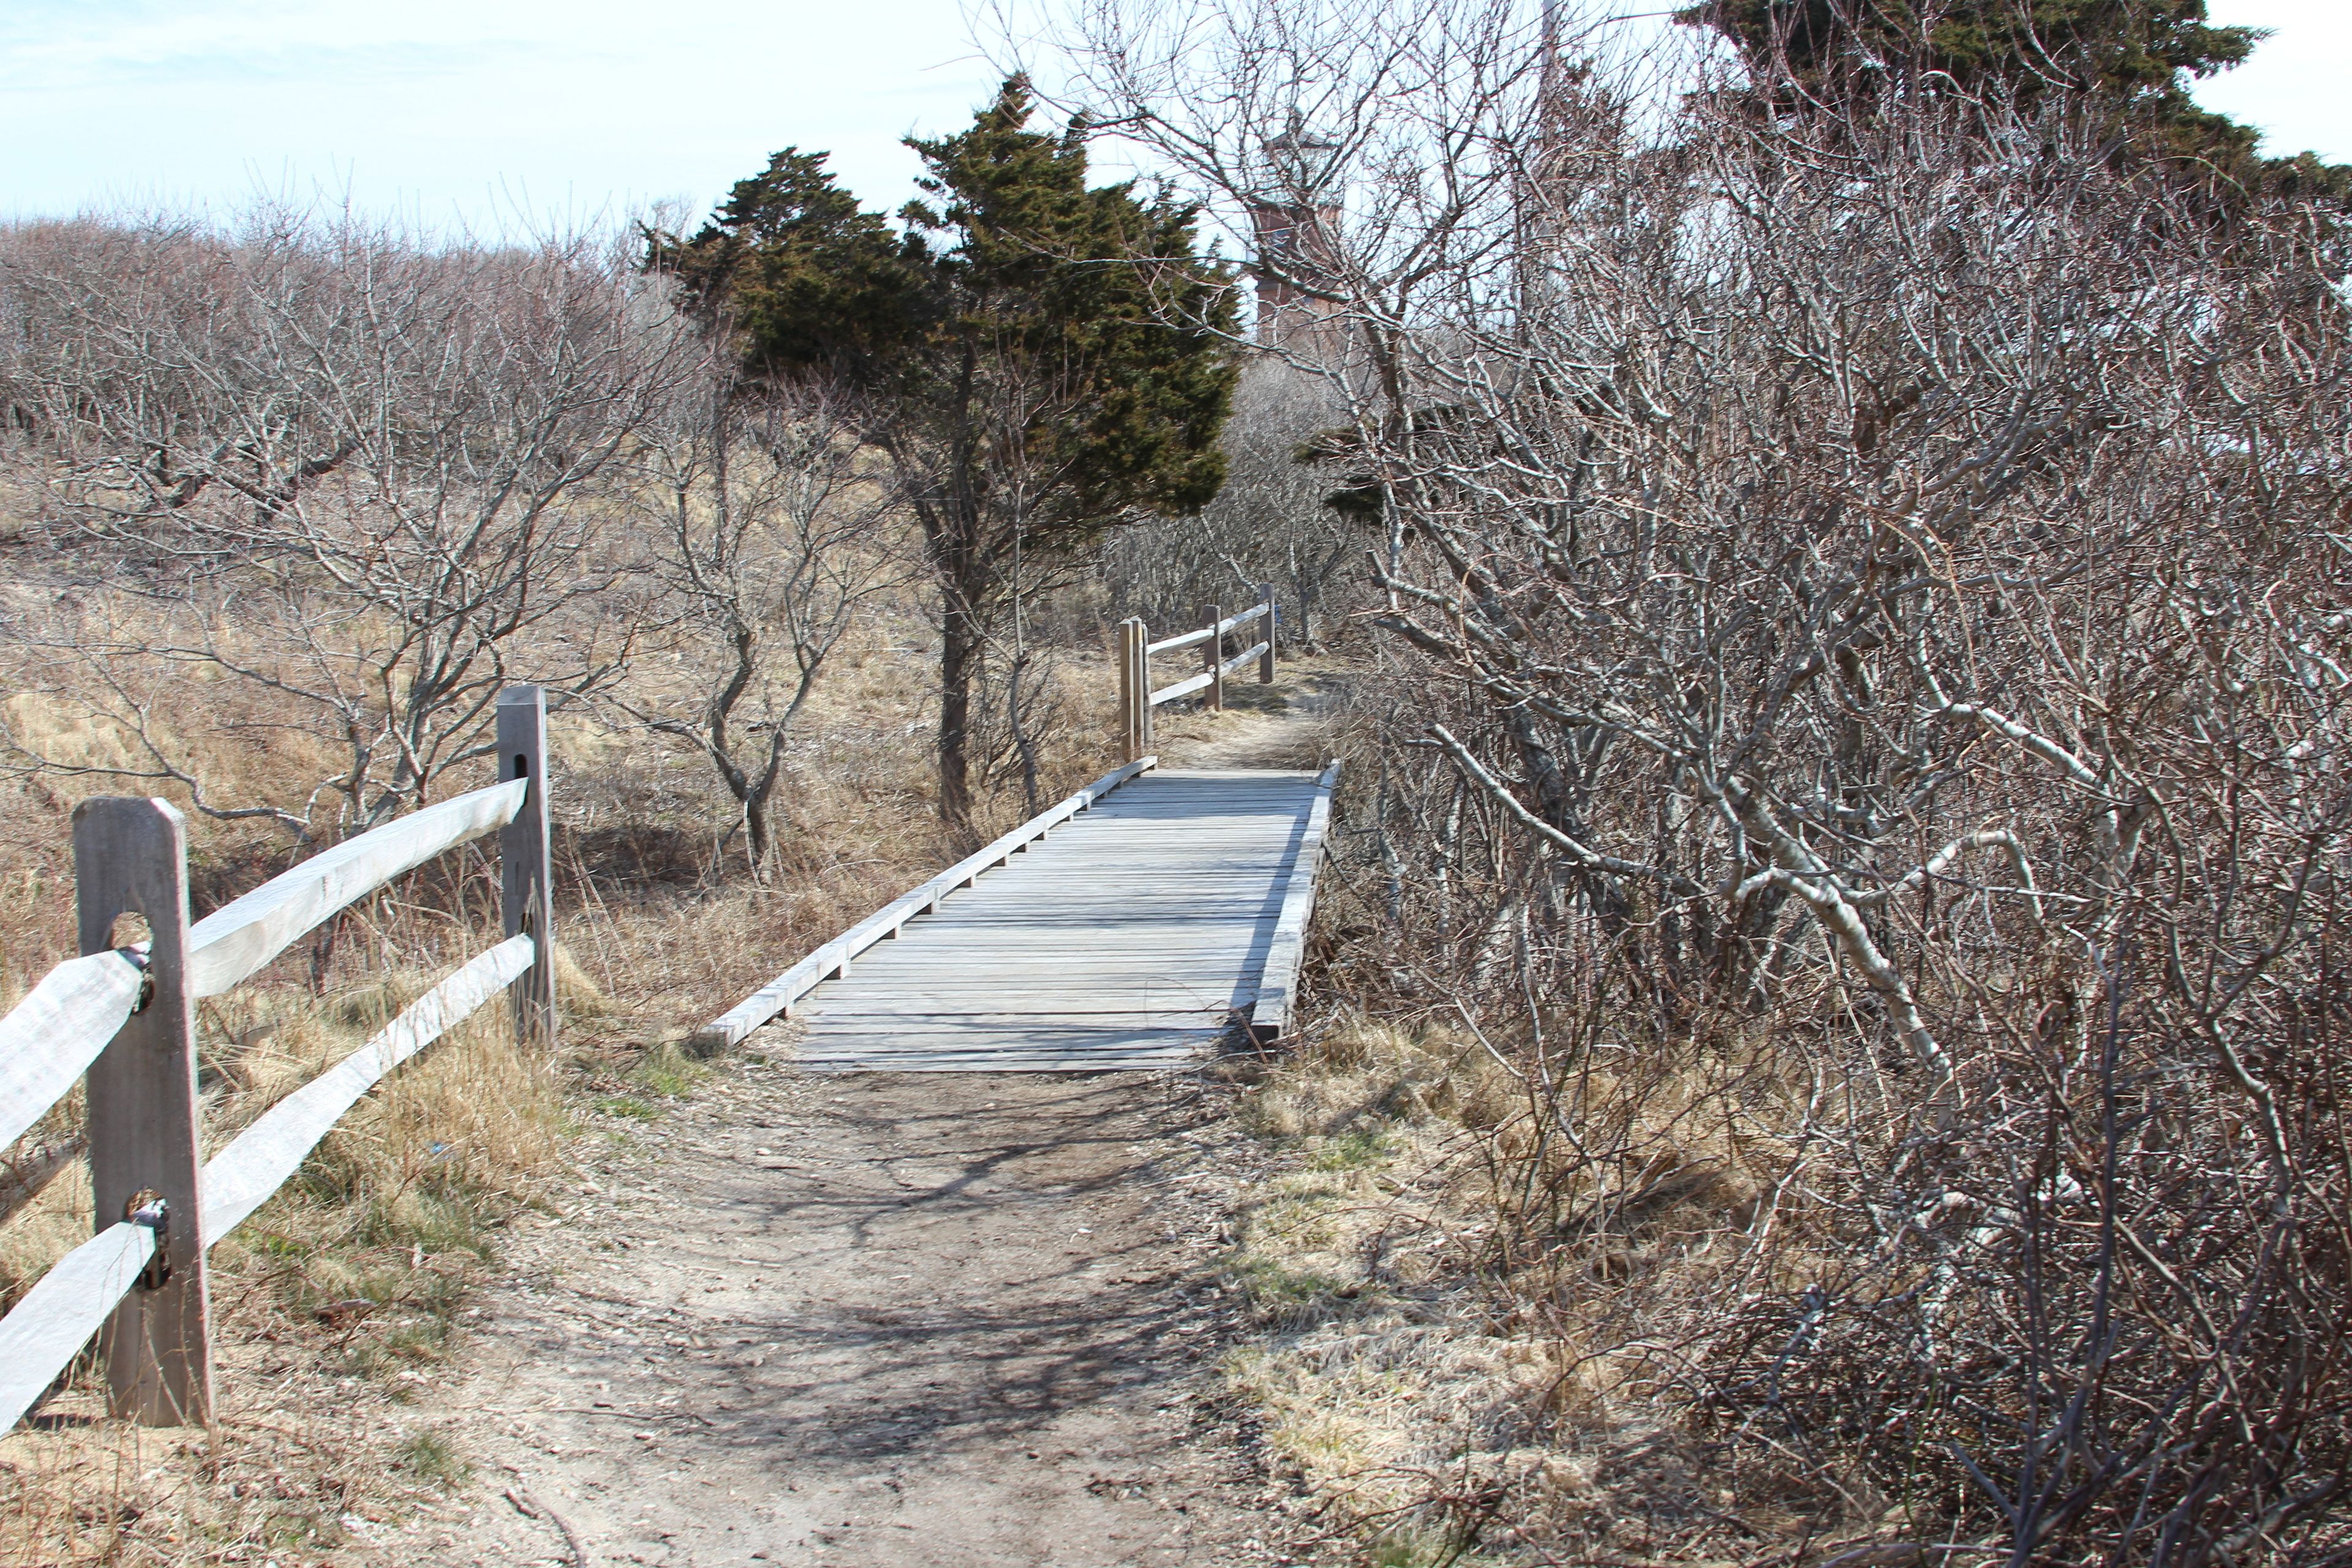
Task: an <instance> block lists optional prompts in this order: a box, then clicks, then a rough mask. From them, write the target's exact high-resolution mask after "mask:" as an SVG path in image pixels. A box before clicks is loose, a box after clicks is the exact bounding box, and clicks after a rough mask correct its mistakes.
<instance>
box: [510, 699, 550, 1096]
mask: <svg viewBox="0 0 2352 1568" xmlns="http://www.w3.org/2000/svg"><path fill="white" fill-rule="evenodd" d="M499 779H500V780H501V781H503V780H507V779H529V780H530V788H529V789H528V790H526V791H525V792H524V794H523V798H522V809H521V810H520V811H518V812H516V813H515V815H514V820H513V821H512V822H509V823H508V824H507V825H506V826H504V827H502V828H500V829H499V891H500V893H501V895H502V904H503V908H504V910H505V915H506V933H507V935H509V936H516V935H519V934H520V933H521V932H523V931H529V932H530V937H531V942H532V943H533V946H534V952H533V954H532V957H531V961H530V969H529V970H527V971H526V972H525V973H523V975H522V976H521V978H520V979H518V980H517V981H516V982H515V983H514V984H513V985H512V986H510V987H509V988H508V992H507V994H508V996H509V998H510V1000H511V1002H512V1005H513V1008H514V1017H515V1039H516V1041H517V1043H519V1044H521V1045H525V1046H531V1045H536V1046H538V1047H541V1048H542V1049H551V1048H552V1047H554V1045H555V909H554V899H553V896H554V887H555V880H554V878H553V877H552V876H551V874H550V873H551V867H552V865H553V857H552V855H551V853H550V849H549V845H548V826H547V694H546V693H545V692H544V691H542V690H541V689H539V688H538V687H536V686H509V687H508V688H507V689H505V690H504V691H501V692H499Z"/></svg>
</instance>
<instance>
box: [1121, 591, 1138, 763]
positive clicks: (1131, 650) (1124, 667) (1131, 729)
mask: <svg viewBox="0 0 2352 1568" xmlns="http://www.w3.org/2000/svg"><path fill="white" fill-rule="evenodd" d="M1118 760H1119V761H1120V762H1122V763H1131V762H1133V761H1135V617H1134V616H1129V617H1128V618H1127V619H1125V620H1123V621H1121V622H1119V623H1118Z"/></svg>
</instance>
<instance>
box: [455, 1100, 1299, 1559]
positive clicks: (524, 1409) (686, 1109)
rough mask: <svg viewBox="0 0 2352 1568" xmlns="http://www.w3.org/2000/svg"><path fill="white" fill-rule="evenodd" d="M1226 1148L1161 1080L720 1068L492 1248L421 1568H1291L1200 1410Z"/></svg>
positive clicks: (1220, 1325)
mask: <svg viewBox="0 0 2352 1568" xmlns="http://www.w3.org/2000/svg"><path fill="white" fill-rule="evenodd" d="M1234 1142H1235V1135H1234V1133H1233V1131H1231V1130H1230V1127H1229V1125H1228V1124H1227V1123H1226V1122H1225V1121H1224V1119H1223V1115H1222V1111H1221V1100H1220V1097H1219V1095H1218V1094H1217V1093H1216V1091H1214V1090H1213V1089H1204V1088H1202V1086H1200V1085H1199V1084H1196V1083H1195V1082H1193V1081H1192V1080H1191V1079H1186V1078H1182V1077H1178V1076H1172V1075H1159V1074H1151V1075H1146V1074H1119V1075H1102V1076H1083V1077H1049V1076H1044V1075H1020V1076H1006V1077H990V1078H982V1077H954V1078H945V1079H943V1078H939V1077H908V1076H895V1075H894V1076H887V1077H885V1076H879V1075H875V1076H864V1077H856V1078H845V1079H811V1078H803V1077H800V1076H798V1075H795V1074H793V1073H792V1072H791V1071H790V1070H789V1069H787V1068H784V1067H782V1065H778V1064H772V1063H768V1062H762V1061H757V1060H752V1059H749V1058H746V1059H742V1060H740V1061H737V1062H734V1063H730V1064H729V1065H727V1066H725V1067H722V1068H719V1070H718V1072H717V1073H716V1074H715V1075H714V1077H713V1078H712V1079H708V1080H706V1081H705V1082H704V1083H703V1084H702V1085H701V1086H699V1087H698V1091H697V1093H696V1094H695V1095H694V1096H693V1097H692V1099H691V1100H687V1101H685V1102H682V1104H681V1106H680V1108H679V1109H678V1110H675V1111H673V1112H672V1113H671V1114H670V1115H669V1116H668V1117H667V1118H666V1119H665V1120H664V1121H661V1122H659V1123H658V1124H656V1126H654V1127H653V1128H652V1129H650V1130H649V1131H647V1132H646V1133H645V1134H644V1135H642V1136H641V1137H639V1138H638V1139H636V1140H634V1141H633V1142H631V1143H630V1144H629V1145H627V1146H625V1147H617V1148H614V1149H612V1150H611V1152H608V1153H607V1155H606V1156H605V1157H604V1158H603V1159H601V1160H598V1161H596V1162H595V1163H593V1164H592V1165H591V1166H590V1167H589V1168H588V1171H587V1173H586V1182H585V1184H584V1186H583V1193H582V1202H581V1204H580V1205H579V1207H578V1208H576V1209H574V1210H573V1211H572V1212H571V1213H570V1214H568V1215H565V1216H564V1217H563V1218H562V1220H561V1221H559V1222H551V1223H549V1224H547V1225H545V1226H541V1228H539V1229H537V1230H536V1231H534V1232H533V1233H531V1234H530V1235H529V1236H528V1237H525V1238H522V1239H520V1241H519V1242H518V1243H517V1244H516V1245H515V1246H513V1247H511V1248H510V1249H509V1259H508V1261H509V1265H510V1272H509V1278H508V1279H506V1280H504V1281H502V1282H501V1286H500V1288H499V1289H498V1290H497V1291H496V1292H495V1295H494V1296H493V1297H492V1298H490V1299H494V1300H496V1301H497V1303H498V1307H497V1310H496V1312H495V1314H494V1315H492V1316H491V1317H489V1318H488V1321H486V1322H484V1323H483V1324H482V1326H481V1327H480V1328H479V1329H478V1331H477V1334H476V1336H475V1347H476V1353H475V1356H474V1358H473V1359H474V1363H475V1365H476V1370H475V1372H474V1373H473V1374H472V1375H471V1376H469V1377H468V1378H467V1379H466V1380H465V1381H464V1383H463V1384H461V1386H459V1387H458V1388H457V1390H456V1391H455V1393H454V1396H453V1397H452V1399H451V1400H450V1402H449V1404H448V1405H446V1407H445V1408H443V1409H441V1410H439V1411H436V1413H435V1415H436V1419H437V1420H439V1421H440V1422H441V1423H442V1424H443V1425H444V1426H446V1427H447V1428H449V1429H450V1430H451V1431H452V1432H453V1435H454V1436H455V1439H456V1441H457V1444H458V1445H459V1446H460V1447H461V1448H462V1449H463V1450H464V1451H465V1452H466V1454H467V1458H470V1459H471V1460H472V1461H473V1463H474V1464H475V1466H476V1467H477V1471H478V1476H479V1477H480V1478H481V1481H482V1483H483V1484H482V1486H481V1488H480V1489H479V1495H478V1497H477V1498H476V1499H475V1500H474V1503H475V1506H474V1507H473V1510H472V1512H471V1514H470V1516H469V1517H467V1518H465V1519H462V1520H449V1521H444V1522H442V1523H441V1524H439V1525H437V1526H436V1527H434V1528H433V1529H431V1530H430V1531H428V1532H427V1533H425V1534H423V1535H422V1536H421V1537H420V1538H419V1539H418V1540H417V1542H416V1545H417V1546H418V1548H419V1549H420V1551H419V1558H420V1560H422V1561H429V1562H461V1561H506V1562H515V1563H527V1562H534V1561H559V1562H561V1561H566V1560H569V1559H571V1558H572V1548H571V1546H570V1544H569V1543H568V1542H567V1541H566V1540H565V1537H564V1531H566V1530H567V1529H568V1530H569V1531H570V1532H571V1534H572V1536H573V1537H574V1538H576V1540H577V1542H578V1545H579V1556H580V1558H582V1559H584V1560H585V1561H587V1562H590V1563H666V1564H667V1563H681V1564H683V1563H695V1564H700V1563H751V1562H768V1563H790V1564H803V1563H810V1564H813V1563H843V1564H858V1565H862V1568H898V1565H900V1564H905V1565H907V1568H914V1565H917V1564H926V1565H936V1568H957V1565H961V1564H972V1565H975V1568H977V1565H980V1564H1027V1563H1036V1564H1047V1563H1051V1564H1070V1565H1073V1568H1077V1565H1093V1564H1111V1563H1120V1564H1125V1563H1136V1564H1147V1563H1148V1564H1162V1563H1168V1564H1175V1563H1184V1564H1192V1563H1203V1564H1206V1563H1275V1562H1285V1561H1288V1560H1289V1559H1288V1558H1287V1557H1286V1556H1285V1555H1284V1554H1283V1553H1282V1552H1280V1551H1279V1550H1274V1549H1269V1547H1268V1546H1266V1545H1265V1544H1264V1543H1265V1542H1267V1541H1269V1540H1270V1539H1274V1538H1276V1537H1278V1536H1279V1534H1280V1533H1281V1532H1282V1528H1283V1521H1281V1519H1280V1518H1279V1516H1278V1515H1276V1516H1272V1517H1269V1516H1267V1515H1266V1513H1265V1508H1266V1505H1267V1503H1268V1501H1269V1500H1270V1498H1271V1496H1272V1494H1271V1493H1270V1492H1269V1489H1268V1488H1267V1487H1266V1485H1265V1482H1264V1481H1263V1479H1261V1474H1260V1469H1259V1467H1258V1465H1257V1464H1256V1462H1255V1458H1253V1456H1252V1454H1251V1453H1250V1451H1249V1449H1248V1447H1247V1444H1246V1441H1245V1435H1244V1434H1243V1433H1242V1432H1240V1431H1239V1430H1237V1429H1236V1426H1235V1424H1234V1420H1233V1418H1232V1417H1231V1415H1230V1414H1229V1413H1227V1412H1224V1411H1223V1410H1222V1409H1221V1408H1220V1407H1219V1405H1218V1403H1217V1398H1216V1387H1215V1376H1214V1373H1213V1358H1214V1357H1215V1355H1216V1354H1217V1353H1218V1352H1219V1351H1220V1350H1221V1349H1222V1346H1223V1342H1224V1341H1225V1339H1226V1338H1227V1336H1228V1334H1229V1332H1230V1330H1231V1312H1230V1310H1229V1309H1228V1306H1227V1300H1226V1298H1225V1297H1224V1295H1223V1289H1222V1288H1221V1287H1220V1285H1219V1284H1218V1283H1217V1281H1216V1280H1215V1279H1214V1278H1213V1272H1212V1269H1211V1268H1210V1267H1209V1265H1210V1264H1211V1262H1212V1260H1213V1258H1214V1256H1215V1254H1216V1253H1217V1251H1218V1250H1219V1249H1220V1248H1221V1247H1222V1245H1223V1240H1222V1226H1223V1212H1224V1197H1225V1194H1226V1191H1227V1187H1228V1184H1229V1183H1230V1182H1231V1181H1232V1179H1233V1176H1234V1173H1235V1171H1236V1169H1237V1163H1236V1156H1237V1155H1238V1156H1240V1157H1241V1158H1243V1159H1245V1158H1246V1155H1245V1153H1244V1152H1242V1151H1240V1150H1238V1149H1236V1148H1234V1147H1233V1146H1232V1145H1234ZM509 1490H510V1491H511V1492H512V1493H513V1498H512V1499H509V1498H507V1497H506V1496H505V1495H504V1494H505V1493H507V1492H508V1491H509ZM534 1513H535V1514H536V1515H537V1516H538V1517H536V1518H534V1517H530V1515H531V1514H534ZM559 1521H561V1522H559Z"/></svg>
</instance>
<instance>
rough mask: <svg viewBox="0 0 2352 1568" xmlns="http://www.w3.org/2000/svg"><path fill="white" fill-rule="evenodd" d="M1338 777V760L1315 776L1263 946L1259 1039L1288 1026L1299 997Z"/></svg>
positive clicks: (1254, 1014)
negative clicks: (1295, 854) (1304, 823)
mask: <svg viewBox="0 0 2352 1568" xmlns="http://www.w3.org/2000/svg"><path fill="white" fill-rule="evenodd" d="M1338 785H1339V763H1332V764H1331V765H1330V766H1329V767H1328V768H1326V769H1324V770H1323V773H1322V776H1321V777H1319V778H1318V779H1317V780H1316V781H1315V803H1314V805H1310V806H1308V807H1307V830H1306V832H1305V833H1304V834H1303V835H1301V836H1300V838H1299V841H1298V858H1297V860H1296V861H1295V862H1294V863H1293V864H1292V866H1291V869H1290V885H1289V886H1288V887H1287V888H1286V889H1284V891H1283V895H1282V913H1281V914H1280V915H1279V916H1278V917H1276V921H1275V923H1274V942H1273V943H1272V945H1271V946H1270V947H1269V948H1268V949H1267V950H1266V955H1265V978H1264V979H1263V980H1261V981H1260V982H1259V984H1258V992H1257V1005H1256V1006H1255V1007H1254V1008H1253V1009H1252V1010H1251V1013H1250V1031H1251V1033H1253V1034H1254V1035H1255V1036H1256V1037H1257V1038H1258V1039H1259V1041H1260V1042H1265V1041H1267V1040H1277V1039H1280V1038H1281V1037H1283V1036H1284V1035H1286V1034H1287V1033H1289V1032H1290V1015H1291V1013H1292V1011H1293V1009H1294V1008H1295V1007H1296V1006H1297V1001H1298V966H1299V964H1300V963H1301V962H1302V961H1303V960H1304V959H1305V958H1306V956H1307V920H1308V918H1309V917H1311V916H1312V915H1313V914H1314V912H1315V877H1316V873H1317V872H1318V871H1319V870H1321V869H1322V866H1323V835H1324V830H1325V829H1326V828H1327V827H1328V826H1329V824H1330V820H1331V792H1332V790H1333V789H1335V788H1337V787H1338Z"/></svg>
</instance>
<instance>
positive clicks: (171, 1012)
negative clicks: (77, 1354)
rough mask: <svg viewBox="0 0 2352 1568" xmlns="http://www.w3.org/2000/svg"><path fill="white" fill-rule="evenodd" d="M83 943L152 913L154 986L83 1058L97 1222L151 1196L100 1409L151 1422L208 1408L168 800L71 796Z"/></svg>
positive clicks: (105, 1342) (184, 915)
mask: <svg viewBox="0 0 2352 1568" xmlns="http://www.w3.org/2000/svg"><path fill="white" fill-rule="evenodd" d="M73 843H74V884H75V896H76V900H77V902H78V904H79V915H80V926H81V932H80V935H81V951H82V952H84V953H93V952H109V951H110V950H112V948H113V947H114V945H115V934H114V922H115V921H116V919H117V917H119V916H121V915H126V914H138V915H142V916H143V917H145V919H146V921H147V932H148V947H147V984H149V985H150V986H152V995H151V997H150V998H149V1000H148V1001H147V1002H146V1004H145V1005H143V1006H142V1007H141V1008H140V1009H139V1011H137V1012H136V1013H133V1014H132V1015H131V1017H130V1018H129V1019H128V1020H127V1021H126V1022H125V1023H124V1024H123V1026H122V1027H121V1030H120V1031H119V1032H117V1033H116V1035H115V1037H114V1038H113V1039H112V1040H111V1041H110V1042H109V1044H108V1045H107V1047H106V1049H105V1050H104V1051H102V1052H100V1055H99V1058H98V1059H97V1060H96V1061H94V1062H92V1063H91V1064H90V1066H89V1079H88V1089H89V1184H90V1195H91V1197H92V1199H93V1201H94V1204H95V1206H96V1213H97V1216H98V1220H97V1223H98V1228H99V1229H100V1230H101V1231H102V1230H105V1229H107V1228H109V1227H110V1226H113V1225H115V1224H116V1223H117V1220H116V1216H117V1215H124V1214H126V1213H130V1212H131V1211H132V1210H136V1209H140V1208H142V1207H143V1208H146V1209H149V1210H151V1211H152V1212H154V1213H156V1214H157V1215H158V1217H159V1219H160V1216H161V1215H163V1214H171V1215H178V1216H179V1218H180V1223H178V1224H177V1225H172V1226H163V1225H161V1224H158V1225H157V1226H155V1233H156V1234H155V1260H154V1263H153V1265H152V1266H151V1267H150V1268H149V1270H148V1272H147V1273H146V1274H145V1275H144V1276H142V1279H145V1280H152V1282H153V1283H152V1285H151V1286H149V1287H148V1288H145V1289H137V1290H133V1291H132V1292H131V1294H130V1295H129V1296H127V1297H125V1298H124V1299H123V1302H122V1304H121V1306H120V1307H118V1308H116V1309H115V1310H114V1315H113V1316H112V1317H111V1318H110V1319H109V1320H107V1325H106V1328H105V1329H104V1330H103V1331H101V1332H100V1336H99V1342H100V1349H101V1353H102V1354H103V1355H104V1357H105V1361H106V1393H107V1407H108V1409H109V1410H110V1411H111V1412H112V1413H113V1414H114V1415H119V1416H127V1417H129V1418H130V1419H131V1420H134V1421H137V1422H138V1423H140V1424H141V1425H142V1426H188V1425H205V1424H209V1423H210V1422H211V1420H212V1413H213V1380H212V1302H211V1297H210V1290H209V1287H208V1284H207V1282H206V1280H205V1237H204V1231H205V1226H204V1211H203V1207H202V1203H203V1197H202V1192H203V1182H204V1176H203V1163H202V1159H203V1143H202V1139H201V1137H200V1134H199V1132H198V1129H197V1121H196V1119H197V1107H198V1101H197V1099H196V1019H195V998H194V996H193V995H191V994H189V989H188V924H189V921H188V837H187V825H186V823H185V822H184V820H183V819H182V817H181V816H180V814H179V813H178V812H177V811H175V810H173V807H172V806H171V805H170V803H168V802H166V801H161V800H152V799H151V800H141V799H126V798H122V797H119V796H114V797H106V798H101V799H97V800H86V801H84V802H82V803H81V805H78V806H76V807H75V808H74V816H73Z"/></svg>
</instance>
